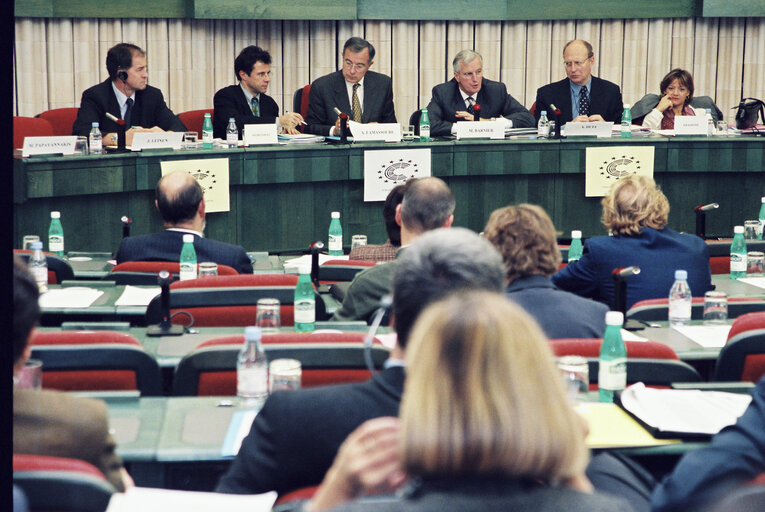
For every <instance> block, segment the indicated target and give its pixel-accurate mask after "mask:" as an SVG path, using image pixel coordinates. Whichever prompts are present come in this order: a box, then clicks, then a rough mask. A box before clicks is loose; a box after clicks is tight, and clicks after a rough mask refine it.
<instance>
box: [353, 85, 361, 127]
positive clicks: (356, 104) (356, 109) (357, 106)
mask: <svg viewBox="0 0 765 512" xmlns="http://www.w3.org/2000/svg"><path fill="white" fill-rule="evenodd" d="M359 87H361V84H358V83H356V84H353V105H351V107H352V108H353V120H354V121H356V122H357V123H360V122H361V102H360V101H359V97H358V95H357V94H356V91H357V90H358V88H359Z"/></svg>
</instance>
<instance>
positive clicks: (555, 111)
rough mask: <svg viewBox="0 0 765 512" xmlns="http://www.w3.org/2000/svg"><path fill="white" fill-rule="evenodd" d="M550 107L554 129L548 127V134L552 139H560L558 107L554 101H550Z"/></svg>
mask: <svg viewBox="0 0 765 512" xmlns="http://www.w3.org/2000/svg"><path fill="white" fill-rule="evenodd" d="M550 108H551V109H552V111H553V115H554V116H555V129H553V128H550V136H551V137H552V138H553V139H560V129H561V125H560V109H559V108H558V107H556V106H555V103H550Z"/></svg>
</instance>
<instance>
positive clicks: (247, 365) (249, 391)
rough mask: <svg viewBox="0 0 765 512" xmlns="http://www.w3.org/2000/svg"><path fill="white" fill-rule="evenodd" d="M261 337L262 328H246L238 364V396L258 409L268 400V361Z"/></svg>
mask: <svg viewBox="0 0 765 512" xmlns="http://www.w3.org/2000/svg"><path fill="white" fill-rule="evenodd" d="M261 337H262V331H261V330H260V327H257V326H254V325H253V326H249V327H245V328H244V345H243V346H242V350H241V352H239V359H238V360H237V363H236V394H237V396H238V397H239V398H242V399H243V400H244V401H245V402H246V403H247V404H249V405H254V406H255V407H257V408H258V409H260V408H261V407H263V404H264V403H265V401H266V398H268V359H266V353H265V352H264V351H263V345H262V344H261V343H260V338H261Z"/></svg>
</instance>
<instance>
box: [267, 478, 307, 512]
mask: <svg viewBox="0 0 765 512" xmlns="http://www.w3.org/2000/svg"><path fill="white" fill-rule="evenodd" d="M318 489H319V486H318V485H312V486H310V487H303V488H300V489H295V490H294V491H291V492H288V493H285V494H282V495H280V496H279V497H278V498H277V499H276V503H274V507H273V508H272V509H271V511H272V512H291V511H292V510H298V508H297V507H298V504H299V503H300V502H302V501H306V500H310V499H311V498H313V495H314V494H316V491H317V490H318Z"/></svg>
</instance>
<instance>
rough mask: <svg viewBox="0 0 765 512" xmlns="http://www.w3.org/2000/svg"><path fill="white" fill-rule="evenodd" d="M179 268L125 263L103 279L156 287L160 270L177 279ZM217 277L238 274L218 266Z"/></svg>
mask: <svg viewBox="0 0 765 512" xmlns="http://www.w3.org/2000/svg"><path fill="white" fill-rule="evenodd" d="M180 266H181V264H180V263H178V262H170V261H126V262H124V263H120V264H119V265H116V266H115V267H114V268H112V271H111V272H110V273H109V275H108V276H106V277H105V278H104V279H108V280H111V281H114V282H115V283H116V284H132V285H156V284H157V274H159V272H160V270H167V271H168V272H170V273H171V274H172V275H173V277H174V278H175V279H178V274H179V273H180ZM218 275H219V276H236V275H239V272H237V271H236V269H234V268H232V267H229V266H228V265H218Z"/></svg>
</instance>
